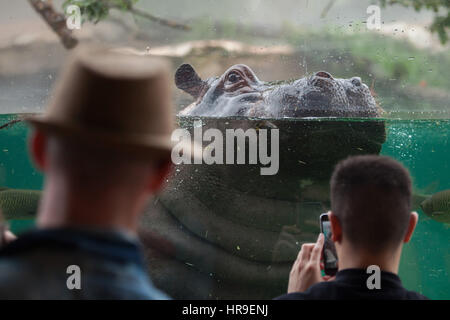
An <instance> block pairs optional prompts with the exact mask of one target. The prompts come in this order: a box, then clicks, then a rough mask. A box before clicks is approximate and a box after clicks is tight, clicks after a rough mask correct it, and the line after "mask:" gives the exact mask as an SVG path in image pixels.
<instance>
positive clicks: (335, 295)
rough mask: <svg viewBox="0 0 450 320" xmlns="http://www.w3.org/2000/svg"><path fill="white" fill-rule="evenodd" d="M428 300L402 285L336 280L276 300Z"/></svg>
mask: <svg viewBox="0 0 450 320" xmlns="http://www.w3.org/2000/svg"><path fill="white" fill-rule="evenodd" d="M345 299H352V300H428V298H427V297H425V296H423V295H421V294H420V293H417V292H415V291H409V290H406V289H404V288H402V287H400V288H387V289H381V290H377V289H374V290H369V289H367V288H365V289H362V288H355V287H353V286H349V285H347V284H345V283H339V282H337V281H327V282H320V283H316V284H315V285H313V286H311V287H310V288H309V289H308V290H306V291H305V292H294V293H288V294H285V295H282V296H279V297H277V298H276V300H345Z"/></svg>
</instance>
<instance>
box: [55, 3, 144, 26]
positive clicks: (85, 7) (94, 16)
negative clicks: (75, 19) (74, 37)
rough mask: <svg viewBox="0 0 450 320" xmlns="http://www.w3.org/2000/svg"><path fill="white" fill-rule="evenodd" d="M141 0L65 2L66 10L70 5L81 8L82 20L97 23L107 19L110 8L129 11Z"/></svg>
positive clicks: (64, 7)
mask: <svg viewBox="0 0 450 320" xmlns="http://www.w3.org/2000/svg"><path fill="white" fill-rule="evenodd" d="M138 1H139V0H66V1H64V3H63V9H64V12H65V11H66V9H67V7H68V6H70V5H76V6H78V7H79V8H80V11H81V17H82V21H83V22H86V21H89V22H93V23H97V22H99V21H101V20H103V19H105V18H106V17H107V16H108V14H109V10H110V9H112V8H114V9H118V10H121V11H125V12H126V11H128V10H129V9H131V7H132V6H133V5H134V4H136V3H137V2H138Z"/></svg>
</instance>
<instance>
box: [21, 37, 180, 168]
mask: <svg viewBox="0 0 450 320" xmlns="http://www.w3.org/2000/svg"><path fill="white" fill-rule="evenodd" d="M169 70H170V67H169V64H168V63H167V62H166V61H165V60H162V59H159V58H153V57H149V56H136V55H129V54H123V53H118V52H116V51H114V50H112V49H108V48H105V47H98V46H92V45H89V46H83V47H81V48H79V49H77V50H76V51H75V52H74V53H73V54H72V55H71V56H70V57H69V60H68V62H67V64H66V66H65V68H64V70H63V72H62V75H61V76H60V78H59V80H58V83H57V86H56V88H55V90H54V95H53V98H52V99H51V102H50V104H49V105H48V108H47V111H46V112H45V114H42V115H37V116H32V117H29V118H27V119H26V120H27V121H28V122H29V123H31V124H32V125H33V126H34V127H36V128H37V129H40V130H42V131H44V132H47V133H50V134H56V135H59V136H64V137H67V138H71V139H77V140H80V141H83V142H85V143H91V144H95V145H98V146H101V147H108V148H113V149H116V150H123V151H125V152H129V153H130V154H135V155H137V156H144V157H149V158H153V159H154V158H158V157H163V156H164V157H165V156H167V155H170V151H171V149H172V147H173V145H174V143H173V142H171V140H170V136H171V134H172V131H173V129H174V117H173V108H172V103H171V97H170V85H169Z"/></svg>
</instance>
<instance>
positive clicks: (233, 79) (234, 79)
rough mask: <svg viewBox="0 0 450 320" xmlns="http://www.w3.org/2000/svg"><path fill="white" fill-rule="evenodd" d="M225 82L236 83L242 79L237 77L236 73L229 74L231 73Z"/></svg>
mask: <svg viewBox="0 0 450 320" xmlns="http://www.w3.org/2000/svg"><path fill="white" fill-rule="evenodd" d="M227 80H228V81H229V82H230V83H236V82H239V81H241V80H242V77H241V76H240V75H239V73H237V72H231V73H230V74H229V75H228V77H227Z"/></svg>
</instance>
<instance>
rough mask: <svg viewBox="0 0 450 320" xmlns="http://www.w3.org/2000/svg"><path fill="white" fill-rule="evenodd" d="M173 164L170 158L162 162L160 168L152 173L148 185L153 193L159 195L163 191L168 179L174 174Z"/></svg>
mask: <svg viewBox="0 0 450 320" xmlns="http://www.w3.org/2000/svg"><path fill="white" fill-rule="evenodd" d="M172 169H173V163H172V161H171V158H170V156H169V157H168V158H167V159H166V160H163V162H161V163H160V164H159V165H158V167H156V168H154V169H153V170H154V171H153V172H152V177H151V179H150V181H149V184H148V189H149V191H150V192H151V193H157V192H158V191H159V190H161V189H162V186H163V184H164V183H165V181H166V179H167V177H168V176H169V174H170V173H171V172H172Z"/></svg>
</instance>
